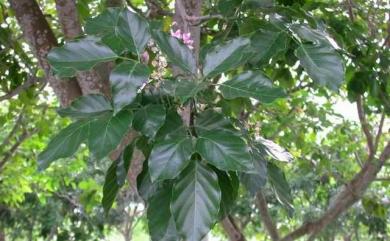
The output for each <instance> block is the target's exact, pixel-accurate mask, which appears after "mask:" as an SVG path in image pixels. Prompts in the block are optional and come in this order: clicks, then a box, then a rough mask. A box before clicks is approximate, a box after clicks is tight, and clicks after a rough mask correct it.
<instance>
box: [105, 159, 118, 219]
mask: <svg viewBox="0 0 390 241" xmlns="http://www.w3.org/2000/svg"><path fill="white" fill-rule="evenodd" d="M117 166H118V160H115V161H113V162H112V164H111V166H110V167H109V168H108V170H107V172H106V177H105V180H104V185H103V198H102V205H103V208H104V212H105V213H106V214H107V213H108V211H110V209H111V207H112V204H113V203H114V201H115V198H116V195H117V194H118V191H119V188H120V186H119V185H118V181H117V176H116V169H117Z"/></svg>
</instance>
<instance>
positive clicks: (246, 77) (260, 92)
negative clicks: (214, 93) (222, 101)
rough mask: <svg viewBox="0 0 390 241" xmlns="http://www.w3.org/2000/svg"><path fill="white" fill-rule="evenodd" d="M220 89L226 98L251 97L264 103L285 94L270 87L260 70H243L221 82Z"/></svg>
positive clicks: (269, 82)
mask: <svg viewBox="0 0 390 241" xmlns="http://www.w3.org/2000/svg"><path fill="white" fill-rule="evenodd" d="M220 91H221V92H222V95H223V96H224V97H225V98H226V99H234V98H237V97H247V98H249V97H252V98H255V99H257V100H259V101H261V102H264V103H271V102H272V101H274V100H275V99H277V98H281V97H285V96H286V95H285V93H284V91H283V90H282V89H281V88H275V87H272V83H271V81H270V80H269V79H268V78H267V77H266V76H264V75H263V74H262V73H261V72H260V71H246V72H243V73H241V74H239V75H237V76H235V77H233V79H230V80H228V81H226V82H224V83H222V84H221V87H220Z"/></svg>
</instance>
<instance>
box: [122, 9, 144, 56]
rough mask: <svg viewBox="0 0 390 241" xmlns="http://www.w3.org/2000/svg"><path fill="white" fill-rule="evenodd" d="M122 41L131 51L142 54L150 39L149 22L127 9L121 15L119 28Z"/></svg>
mask: <svg viewBox="0 0 390 241" xmlns="http://www.w3.org/2000/svg"><path fill="white" fill-rule="evenodd" d="M116 31H118V34H119V36H120V38H121V39H122V41H123V42H124V43H125V44H126V45H127V46H129V47H128V48H129V49H130V50H131V51H134V52H135V53H137V55H138V56H140V55H141V54H142V51H143V50H144V48H145V45H146V44H147V42H148V41H149V39H150V33H149V26H148V22H147V21H146V20H145V19H144V18H142V17H141V16H139V15H138V14H136V13H133V12H130V11H129V10H127V9H125V10H123V11H122V13H121V14H120V16H119V19H118V26H117V30H116Z"/></svg>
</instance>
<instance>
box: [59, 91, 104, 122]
mask: <svg viewBox="0 0 390 241" xmlns="http://www.w3.org/2000/svg"><path fill="white" fill-rule="evenodd" d="M111 111H112V106H111V103H110V102H109V101H108V100H107V99H106V97H104V96H103V95H100V94H90V95H83V96H81V97H79V98H78V99H76V100H74V101H73V102H72V103H71V104H70V106H68V107H66V108H62V109H59V110H58V111H57V112H58V114H59V115H60V116H62V117H65V116H68V117H71V118H75V119H87V118H95V117H99V116H103V115H105V114H108V113H110V112H111Z"/></svg>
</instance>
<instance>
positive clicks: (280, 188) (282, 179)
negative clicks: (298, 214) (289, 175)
mask: <svg viewBox="0 0 390 241" xmlns="http://www.w3.org/2000/svg"><path fill="white" fill-rule="evenodd" d="M268 178H269V181H270V183H271V185H272V187H273V188H274V190H275V194H276V197H277V199H278V201H279V202H280V203H281V204H282V205H283V206H284V207H286V208H287V210H289V211H290V212H291V211H292V210H294V207H293V198H292V196H291V189H290V186H289V184H288V182H287V179H286V176H285V175H284V172H283V171H282V170H281V169H280V168H279V167H278V166H276V165H275V164H273V163H270V162H269V163H268Z"/></svg>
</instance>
